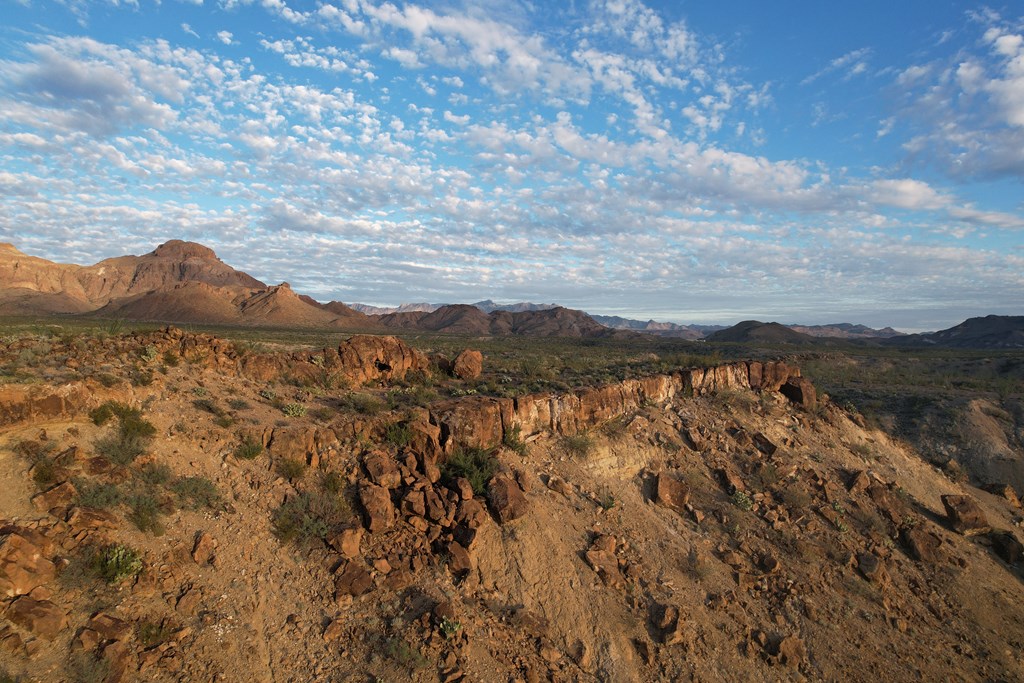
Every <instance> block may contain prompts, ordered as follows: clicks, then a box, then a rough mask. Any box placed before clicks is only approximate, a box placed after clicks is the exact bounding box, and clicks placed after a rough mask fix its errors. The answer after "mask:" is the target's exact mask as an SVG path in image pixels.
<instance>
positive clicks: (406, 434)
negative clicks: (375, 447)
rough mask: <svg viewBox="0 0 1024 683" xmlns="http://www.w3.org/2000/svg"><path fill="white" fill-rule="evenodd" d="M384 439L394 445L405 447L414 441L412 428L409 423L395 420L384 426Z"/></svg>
mask: <svg viewBox="0 0 1024 683" xmlns="http://www.w3.org/2000/svg"><path fill="white" fill-rule="evenodd" d="M384 441H385V442H387V443H389V444H391V445H392V446H397V447H399V448H404V447H405V446H408V445H409V442H410V441H412V430H411V429H409V427H408V425H403V424H399V423H397V422H393V423H391V424H389V425H388V426H387V427H385V428H384Z"/></svg>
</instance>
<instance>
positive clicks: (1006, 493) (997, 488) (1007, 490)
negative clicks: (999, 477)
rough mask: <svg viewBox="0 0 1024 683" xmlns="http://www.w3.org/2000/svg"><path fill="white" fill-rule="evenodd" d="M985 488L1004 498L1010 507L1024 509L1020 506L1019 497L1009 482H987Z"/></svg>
mask: <svg viewBox="0 0 1024 683" xmlns="http://www.w3.org/2000/svg"><path fill="white" fill-rule="evenodd" d="M985 490H986V491H988V492H989V493H993V494H995V495H997V496H999V497H1001V498H1003V499H1005V500H1006V502H1007V503H1009V504H1010V506H1011V507H1014V508H1016V509H1018V510H1020V509H1024V508H1022V507H1021V503H1020V497H1018V496H1017V491H1016V490H1014V488H1013V487H1012V486H1010V485H1009V484H989V485H988V486H986V487H985Z"/></svg>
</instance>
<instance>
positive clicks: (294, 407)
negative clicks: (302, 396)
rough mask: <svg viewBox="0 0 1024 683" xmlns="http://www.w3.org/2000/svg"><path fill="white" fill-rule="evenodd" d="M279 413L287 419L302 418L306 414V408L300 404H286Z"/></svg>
mask: <svg viewBox="0 0 1024 683" xmlns="http://www.w3.org/2000/svg"><path fill="white" fill-rule="evenodd" d="M281 412H283V413H284V414H285V415H287V416H288V417H302V416H304V415H305V414H306V406H304V405H302V404H301V403H286V404H285V405H284V407H283V408H282V409H281Z"/></svg>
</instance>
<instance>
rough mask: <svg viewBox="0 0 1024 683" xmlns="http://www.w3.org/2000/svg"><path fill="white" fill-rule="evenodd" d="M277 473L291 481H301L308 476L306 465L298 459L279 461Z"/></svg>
mask: <svg viewBox="0 0 1024 683" xmlns="http://www.w3.org/2000/svg"><path fill="white" fill-rule="evenodd" d="M277 473H278V474H280V475H281V476H282V477H284V478H285V479H288V480H289V481H295V480H296V479H301V478H302V476H303V475H304V474H306V463H304V462H302V461H301V460H298V459H297V458H282V459H281V460H278V461H277Z"/></svg>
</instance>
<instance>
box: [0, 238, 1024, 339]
mask: <svg viewBox="0 0 1024 683" xmlns="http://www.w3.org/2000/svg"><path fill="white" fill-rule="evenodd" d="M47 314H64V315H85V316H97V317H105V318H124V319H130V320H140V321H156V322H168V323H197V324H211V325H218V324H219V325H243V326H252V327H299V328H309V329H330V328H337V329H345V330H359V331H367V332H373V331H377V332H384V331H386V330H389V329H390V330H415V331H423V332H444V333H452V334H469V335H531V336H559V337H590V338H596V337H629V336H631V335H636V334H655V335H661V336H666V337H678V338H683V339H700V338H704V337H705V336H706V338H707V340H708V341H709V342H716V341H721V342H746V343H771V344H799V345H810V344H821V343H835V342H836V341H837V340H847V341H850V342H863V343H879V344H887V345H888V344H892V345H916V346H921V345H925V346H929V345H934V346H944V347H953V348H957V347H962V348H1024V316H1018V317H1011V316H994V315H990V316H987V317H984V318H971V319H970V320H967V321H965V322H963V323H961V324H960V325H957V326H956V327H953V328H950V329H948V330H942V331H940V332H932V333H927V334H913V335H903V334H900V333H899V332H897V331H896V330H893V329H892V328H889V327H886V328H884V329H881V330H875V329H871V328H869V327H865V326H863V325H854V324H851V323H836V324H833V325H813V326H806V325H781V324H779V323H762V322H759V321H755V320H748V321H744V322H742V323H739V324H738V325H734V326H733V327H730V328H722V327H720V326H715V325H679V324H676V323H662V322H656V321H654V320H648V321H641V320H632V319H629V318H622V317H618V316H590V315H588V314H586V313H584V312H583V311H576V310H572V309H568V308H563V307H561V306H557V305H556V304H534V303H528V302H520V303H514V304H497V303H495V302H494V301H491V300H485V301H478V302H477V303H475V304H404V305H402V306H398V307H395V308H380V307H374V306H366V305H363V304H352V305H351V306H350V305H346V304H344V303H342V302H340V301H331V302H328V303H320V302H318V301H316V300H315V299H313V298H311V297H308V296H304V295H301V294H298V293H296V292H294V291H292V289H291V287H290V286H289V285H288V283H281V284H279V285H267V284H265V283H263V282H260V281H259V280H257V279H256V278H254V277H252V276H250V275H248V274H246V273H244V272H242V271H239V270H235V269H234V268H232V267H231V266H229V265H227V264H225V263H224V262H223V261H221V260H220V259H219V258H217V255H216V254H215V253H214V252H213V250H211V249H209V248H207V247H205V246H203V245H201V244H196V243H194V242H183V241H181V240H171V241H169V242H166V243H165V244H161V245H160V246H159V247H157V248H156V249H154V250H153V251H152V252H150V253H148V254H144V255H142V256H119V257H115V258H110V259H106V260H104V261H100V262H99V263H97V264H95V265H92V266H79V265H74V264H60V263H54V262H52V261H47V260H46V259H41V258H37V257H34V256H28V255H26V254H24V253H22V252H20V251H18V249H16V248H15V247H14V246H13V245H11V244H3V243H0V315H47Z"/></svg>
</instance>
